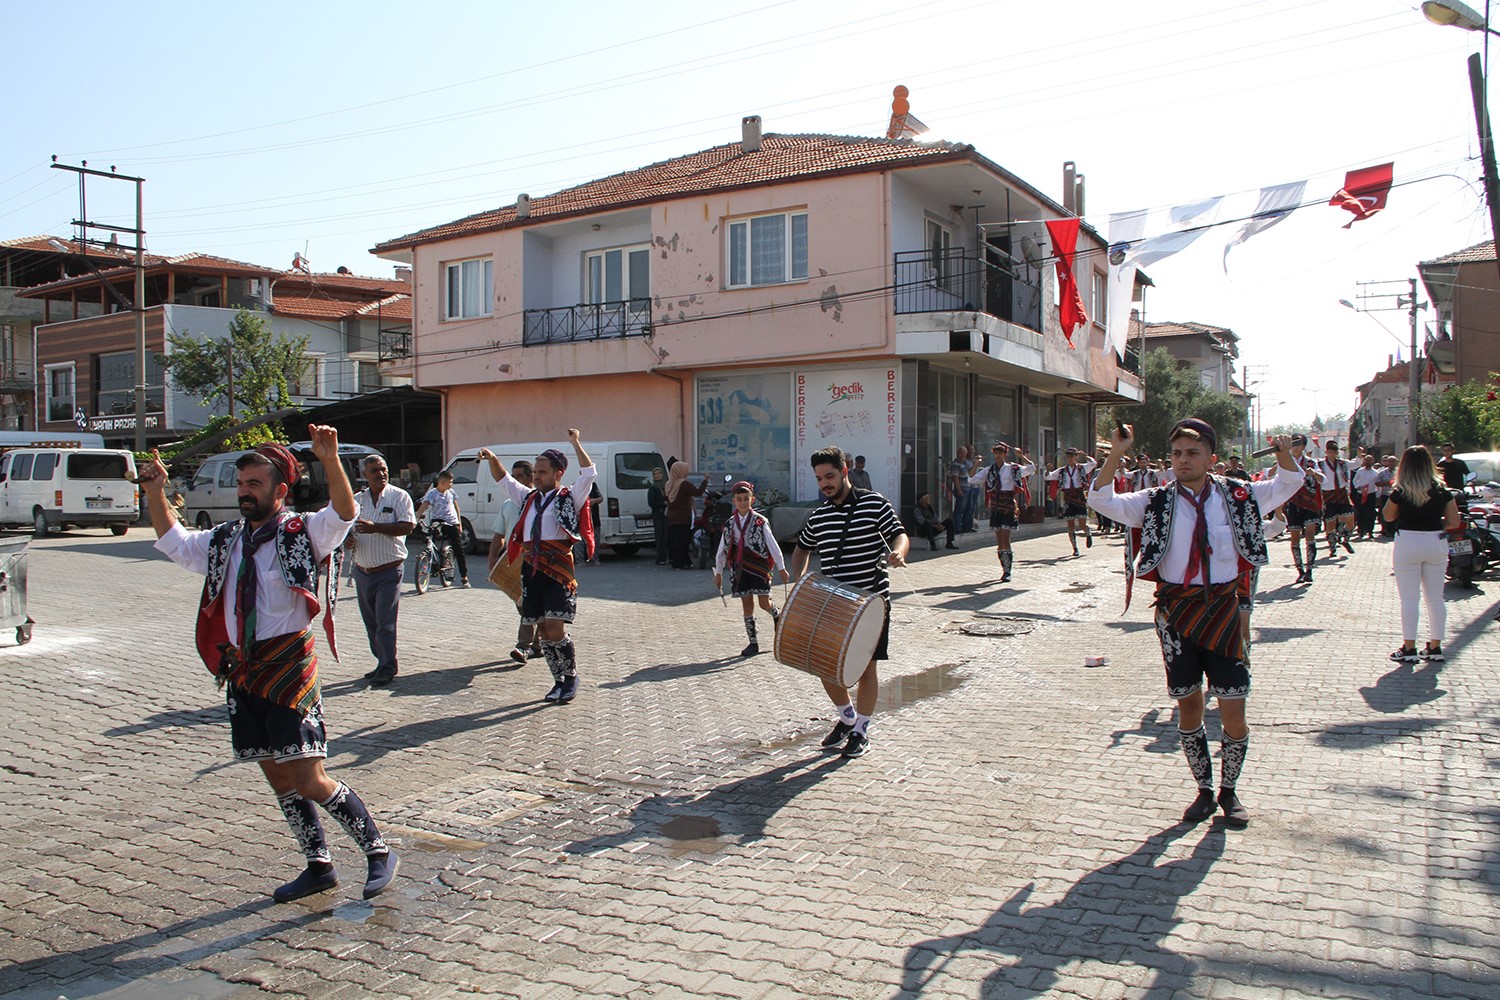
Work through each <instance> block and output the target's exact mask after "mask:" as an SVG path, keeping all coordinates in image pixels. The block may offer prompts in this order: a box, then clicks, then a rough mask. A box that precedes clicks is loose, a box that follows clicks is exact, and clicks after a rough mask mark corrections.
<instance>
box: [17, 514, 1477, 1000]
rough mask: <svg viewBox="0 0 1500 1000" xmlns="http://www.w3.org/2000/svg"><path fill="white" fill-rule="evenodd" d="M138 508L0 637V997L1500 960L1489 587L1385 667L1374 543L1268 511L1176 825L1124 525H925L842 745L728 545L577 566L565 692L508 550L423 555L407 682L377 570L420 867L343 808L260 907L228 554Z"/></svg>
mask: <svg viewBox="0 0 1500 1000" xmlns="http://www.w3.org/2000/svg"><path fill="white" fill-rule="evenodd" d="M151 535H152V533H151V532H150V531H149V529H142V528H136V529H133V530H132V531H131V532H130V533H129V534H128V535H127V536H125V537H123V538H111V537H109V536H108V535H107V534H104V533H102V532H71V533H68V534H64V535H59V536H55V537H52V538H49V539H46V540H42V541H36V542H33V543H32V545H31V549H30V552H31V556H30V569H31V577H30V608H31V613H32V615H33V617H35V618H36V619H37V625H36V627H35V638H34V640H33V641H32V642H31V643H30V644H29V645H25V646H16V645H14V637H13V636H11V635H10V634H8V633H7V634H4V635H0V663H3V665H4V667H5V669H4V672H3V675H0V683H3V690H4V694H3V707H0V722H3V727H4V731H5V738H4V742H3V745H0V772H3V774H0V814H3V823H4V828H5V830H6V836H5V838H4V843H3V846H0V863H3V868H0V903H3V907H0V966H3V968H0V996H5V997H17V998H28V1000H33V998H34V1000H43V998H46V1000H54V998H57V997H59V996H65V997H68V998H70V1000H77V998H82V997H93V998H108V1000H119V998H142V1000H144V998H153V1000H154V998H169V1000H170V998H189V997H200V998H210V1000H213V998H232V1000H242V998H249V997H271V996H291V997H300V996H307V997H316V998H324V997H337V998H356V997H367V996H376V997H420V998H437V997H462V996H471V995H476V994H478V995H495V996H516V997H548V998H554V997H555V998H565V997H599V996H639V997H654V996H707V997H746V998H759V997H797V996H817V997H858V998H895V997H917V996H921V997H931V998H939V997H968V998H973V997H1044V996H1045V997H1051V996H1078V997H1088V998H1113V997H1141V996H1150V997H1169V996H1178V995H1185V996H1197V997H1229V998H1233V997H1240V998H1246V1000H1250V998H1256V1000H1259V998H1267V997H1283V996H1285V997H1302V996H1318V997H1358V998H1377V997H1391V998H1396V997H1402V998H1406V997H1474V998H1493V997H1496V996H1500V950H1497V947H1496V937H1495V928H1496V927H1497V921H1500V796H1497V785H1500V739H1497V726H1500V670H1497V664H1500V633H1497V625H1496V622H1495V618H1496V612H1497V608H1500V601H1497V595H1500V584H1497V583H1496V582H1494V581H1493V580H1488V581H1485V582H1484V583H1483V589H1482V590H1481V591H1467V592H1465V591H1459V590H1455V589H1452V588H1450V589H1449V592H1448V598H1449V604H1448V608H1449V633H1448V638H1447V643H1446V646H1447V650H1448V659H1447V661H1446V663H1442V664H1435V665H1432V666H1428V665H1427V664H1425V663H1423V664H1419V665H1415V666H1411V667H1397V666H1396V665H1394V664H1392V663H1390V662H1389V661H1388V660H1387V659H1386V654H1387V653H1388V652H1389V651H1390V650H1391V649H1392V648H1394V647H1395V645H1397V643H1398V641H1399V630H1398V628H1397V624H1396V621H1395V609H1396V599H1395V586H1394V581H1393V579H1392V578H1391V576H1390V575H1389V561H1390V549H1389V545H1388V544H1387V543H1380V542H1370V543H1365V544H1363V545H1360V546H1357V547H1356V549H1355V554H1354V555H1352V556H1346V557H1338V558H1334V559H1331V560H1330V559H1327V558H1326V557H1323V558H1320V560H1319V563H1318V565H1317V579H1316V582H1315V583H1314V584H1313V586H1312V587H1311V588H1301V587H1298V588H1294V587H1293V586H1292V579H1293V576H1294V573H1293V571H1292V570H1291V569H1290V567H1289V566H1288V565H1286V563H1288V561H1289V555H1288V551H1287V546H1286V544H1285V542H1279V543H1273V548H1272V553H1273V565H1272V566H1271V567H1269V568H1268V569H1267V570H1266V571H1264V572H1263V573H1262V576H1261V596H1260V603H1259V606H1258V608H1257V611H1256V615H1255V618H1256V625H1255V630H1254V637H1255V642H1254V647H1253V665H1254V672H1255V688H1254V692H1253V694H1252V696H1251V700H1250V723H1251V731H1252V734H1253V735H1252V740H1251V747H1250V755H1249V759H1248V763H1247V765H1246V769H1245V774H1244V777H1243V779H1242V781H1241V785H1240V788H1241V792H1242V794H1243V798H1244V800H1245V802H1246V803H1247V805H1248V806H1249V808H1250V809H1251V812H1252V822H1251V825H1250V827H1249V829H1247V830H1243V831H1233V830H1229V829H1227V828H1226V827H1225V826H1224V825H1223V823H1222V821H1221V819H1216V820H1215V821H1213V822H1211V823H1204V824H1202V825H1201V826H1197V827H1186V826H1183V825H1180V824H1179V822H1178V820H1179V818H1180V816H1181V813H1182V810H1183V808H1184V806H1185V805H1186V804H1187V803H1188V802H1189V801H1190V800H1191V798H1192V793H1193V788H1192V786H1191V782H1190V780H1189V775H1188V771H1187V768H1186V766H1185V764H1184V763H1183V761H1182V757H1181V754H1180V753H1179V751H1178V748H1177V739H1176V734H1175V732H1174V730H1175V722H1174V717H1173V713H1172V706H1171V702H1170V701H1169V699H1168V698H1167V697H1166V694H1165V690H1164V686H1163V681H1162V666H1161V657H1160V650H1159V647H1158V645H1157V639H1156V635H1155V632H1154V629H1153V628H1152V627H1151V624H1150V617H1149V616H1150V612H1149V607H1148V606H1149V603H1150V593H1149V585H1147V586H1145V587H1142V588H1138V589H1137V592H1136V595H1135V602H1134V604H1133V606H1132V608H1131V610H1130V611H1129V612H1128V613H1126V614H1124V615H1123V617H1122V614H1121V609H1122V607H1123V603H1124V575H1123V570H1122V560H1121V549H1122V546H1121V543H1120V541H1119V540H1118V539H1113V538H1111V539H1103V540H1099V541H1097V542H1096V543H1095V545H1094V546H1093V548H1092V549H1088V550H1085V552H1084V554H1083V555H1082V556H1080V557H1078V558H1073V557H1072V556H1071V554H1067V555H1065V553H1069V549H1068V544H1067V540H1066V538H1065V536H1063V535H1061V534H1058V533H1056V532H1055V530H1054V531H1053V532H1052V533H1050V534H1044V535H1037V534H1036V533H1035V529H1028V530H1027V531H1024V532H1022V533H1020V535H1019V540H1018V542H1017V554H1018V559H1017V563H1016V573H1015V580H1014V582H1013V583H1011V584H1006V585H1003V586H1002V585H1000V584H998V583H997V582H996V581H997V579H998V566H997V565H996V560H995V556H994V550H993V546H992V542H991V540H990V538H989V536H988V535H987V534H979V535H969V536H965V537H964V538H963V539H962V551H958V552H936V553H929V552H928V551H926V546H925V544H921V543H919V544H918V545H917V546H915V548H916V549H919V550H920V551H914V554H913V565H912V567H911V568H910V569H909V570H907V571H905V572H901V571H897V572H896V573H895V574H894V575H893V579H892V592H893V594H894V595H895V596H896V601H895V605H894V610H893V631H892V660H891V662H890V663H888V664H884V665H882V677H883V680H884V690H883V695H882V706H881V710H880V712H879V714H878V715H877V716H876V719H875V723H874V724H873V726H872V728H871V738H872V750H871V753H870V754H869V755H868V756H866V757H864V758H862V759H858V760H852V761H844V760H842V759H840V758H839V757H837V756H830V755H827V754H825V753H823V752H821V751H820V749H819V745H818V743H819V739H820V737H821V736H822V735H823V734H824V732H826V730H827V728H828V727H829V726H830V725H831V719H832V715H831V712H830V710H829V709H830V707H829V705H828V704H827V699H826V697H825V696H824V695H823V693H822V691H821V689H820V688H819V686H818V684H817V683H816V681H814V680H813V679H812V678H811V677H809V676H807V675H804V674H801V673H799V672H797V671H794V670H791V669H790V668H787V667H784V666H782V665H780V664H778V663H776V662H775V661H774V659H773V658H772V656H771V655H770V653H769V648H770V642H769V631H770V626H769V619H768V618H766V617H765V616H764V615H762V617H761V628H762V643H763V648H764V649H766V650H767V652H765V653H763V654H762V655H760V656H759V657H756V658H754V659H750V660H742V659H740V658H739V656H738V652H739V650H740V648H741V647H742V646H743V645H744V642H745V636H744V631H743V628H742V624H741V621H742V620H741V617H740V614H739V609H738V607H737V606H732V607H726V606H724V604H723V603H721V601H720V600H719V599H718V598H717V597H716V596H715V595H714V592H713V589H712V583H711V575H710V574H709V573H708V572H703V571H693V572H675V573H674V572H672V571H671V570H670V569H668V568H667V567H660V566H655V565H653V561H652V559H651V556H650V553H649V552H647V553H646V554H644V555H639V556H636V557H635V558H632V559H614V558H612V557H610V556H609V555H606V556H605V558H604V561H603V565H601V566H586V567H582V570H581V581H582V582H581V592H580V593H581V597H580V602H579V603H580V613H579V621H578V624H577V625H576V627H575V628H574V630H573V634H574V637H575V639H576V641H577V645H578V656H579V664H580V670H581V672H582V674H583V677H584V684H583V690H582V692H581V693H580V696H579V698H578V700H577V701H576V702H574V703H573V704H571V705H567V706H554V705H549V704H547V703H544V702H543V701H541V695H542V694H543V693H544V692H545V691H546V690H547V688H548V686H549V684H550V678H549V677H548V675H547V672H546V669H545V668H544V666H543V665H542V663H541V661H534V662H532V663H530V664H527V665H526V666H524V667H516V665H515V664H513V663H512V662H511V661H509V660H508V659H507V658H506V651H507V650H508V649H509V648H510V646H511V644H512V643H511V640H512V639H513V638H514V635H515V622H516V616H515V612H514V610H513V608H512V606H511V605H510V604H509V603H508V602H507V601H506V600H505V599H504V598H503V596H502V595H501V594H500V593H499V592H498V591H497V590H495V589H494V588H492V587H491V586H490V585H489V584H488V583H483V584H477V585H476V587H475V589H473V590H467V591H464V590H447V591H444V590H436V591H433V592H429V593H428V594H426V595H421V596H418V595H416V594H415V592H414V591H413V590H412V589H411V586H410V583H409V582H408V584H407V588H406V590H405V591H404V593H403V597H402V604H401V621H400V628H401V631H400V650H401V657H400V658H401V674H400V676H399V678H398V680H397V682H396V683H395V685H393V686H392V687H390V688H387V689H371V688H370V687H369V686H368V684H367V683H366V682H365V681H364V680H362V679H361V678H362V677H363V675H364V673H365V672H366V671H368V670H370V669H371V668H372V666H373V660H372V658H371V656H370V654H369V651H368V648H367V645H366V643H365V638H364V632H363V629H362V627H361V626H360V623H359V615H358V609H357V607H356V606H355V604H354V601H353V600H352V593H350V594H348V595H347V596H348V598H349V599H347V600H346V601H345V602H344V603H342V604H341V606H340V610H339V616H338V622H339V625H338V630H339V639H340V648H341V650H342V652H343V662H342V663H337V662H335V661H334V660H333V659H332V658H331V657H330V656H328V655H327V654H326V650H322V649H321V647H320V652H322V653H323V656H322V657H321V664H322V677H323V683H324V699H325V709H326V714H327V718H328V727H329V735H330V738H331V749H330V757H329V768H330V771H331V772H332V773H333V775H334V777H336V778H344V779H346V780H348V781H349V782H350V784H351V785H353V786H354V787H355V788H356V789H358V790H359V791H360V793H361V794H362V795H363V796H364V798H365V799H366V801H367V802H368V803H369V805H370V807H371V809H372V811H373V812H374V813H375V815H376V817H377V818H378V819H379V820H380V821H381V823H382V824H383V826H384V828H385V832H386V834H387V838H388V839H390V840H392V842H393V843H394V844H395V845H396V846H397V847H398V850H400V852H401V854H402V861H403V867H402V871H401V875H400V877H399V879H398V882H397V886H396V888H395V889H394V890H393V891H392V892H389V893H387V894H386V895H384V896H382V897H380V898H379V899H378V900H376V901H375V903H374V905H371V904H370V903H366V902H363V901H361V900H360V898H359V897H360V892H359V887H360V884H361V883H362V880H363V865H362V859H361V858H360V857H359V856H358V855H357V854H356V853H355V852H354V850H353V848H352V846H351V844H350V842H349V841H348V839H347V838H345V837H344V836H343V835H342V834H341V833H340V832H339V831H338V830H337V828H336V827H332V826H331V825H330V826H331V828H330V831H329V840H330V843H331V844H332V845H333V848H334V860H335V862H336V863H338V864H339V865H340V870H341V872H342V874H343V878H344V881H343V883H342V884H341V885H340V886H339V887H338V888H336V889H334V890H333V891H331V892H328V893H324V894H322V895H319V896H313V897H310V898H308V899H305V900H302V901H300V902H297V903H292V904H285V905H276V904H274V903H273V902H272V901H271V899H270V896H269V893H270V890H271V889H272V888H273V887H274V886H276V885H278V884H280V883H281V882H282V881H285V880H286V879H288V878H290V877H291V876H292V875H293V874H295V872H296V871H297V870H299V869H300V867H301V864H302V860H301V857H300V855H299V854H298V853H297V852H296V850H295V843H294V841H293V840H292V838H291V837H290V835H289V833H288V831H287V829H286V825H285V822H284V821H283V820H282V817H281V815H280V812H279V811H278V809H277V808H276V803H275V800H274V798H273V797H272V795H271V794H270V792H269V789H268V788H267V787H266V786H265V783H264V781H263V779H262V778H261V775H260V773H259V769H258V768H255V767H253V766H248V765H246V766H242V765H236V764H233V763H231V762H230V760H229V756H228V751H229V736H228V726H227V723H226V721H225V716H224V707H223V704H222V699H221V696H220V695H219V694H218V693H217V692H216V690H215V687H214V684H213V681H212V679H211V678H210V677H209V676H208V675H207V673H206V672H205V671H204V669H203V667H202V665H201V663H200V662H199V660H198V659H197V656H196V654H195V653H194V650H193V641H192V620H193V614H194V610H195V608H196V604H197V597H198V591H199V588H200V586H201V581H200V580H199V579H197V578H195V577H193V576H191V575H189V574H187V573H185V572H183V571H181V570H179V569H177V568H176V567H174V566H172V565H171V564H170V563H168V562H167V561H166V560H165V559H164V558H162V557H160V556H159V555H157V554H155V553H154V552H153V551H152V549H151V544H150V538H151ZM482 575H483V574H482V572H477V571H476V572H475V579H476V580H477V579H479V578H480V577H481V576H482ZM780 599H781V598H780V596H778V598H777V600H778V602H779V601H780ZM1424 628H1425V623H1424ZM1423 635H1424V637H1425V633H1423ZM319 638H320V643H321V636H320V637H319ZM1095 655H1106V656H1108V657H1109V662H1108V663H1107V664H1106V665H1105V666H1102V667H1098V668H1089V667H1086V666H1084V660H1085V657H1087V656H1095ZM1209 730H1210V737H1211V740H1212V742H1213V745H1214V747H1215V752H1216V753H1217V743H1218V731H1217V716H1216V715H1215V714H1214V713H1213V712H1210V716H1209Z"/></svg>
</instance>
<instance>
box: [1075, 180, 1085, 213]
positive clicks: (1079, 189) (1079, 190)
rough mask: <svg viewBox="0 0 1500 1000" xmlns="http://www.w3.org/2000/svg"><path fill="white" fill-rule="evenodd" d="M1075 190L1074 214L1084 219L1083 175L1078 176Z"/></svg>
mask: <svg viewBox="0 0 1500 1000" xmlns="http://www.w3.org/2000/svg"><path fill="white" fill-rule="evenodd" d="M1075 184H1076V186H1075V187H1074V188H1073V214H1074V215H1076V216H1078V217H1079V218H1080V219H1081V218H1083V175H1082V174H1078V175H1077V179H1076V181H1075Z"/></svg>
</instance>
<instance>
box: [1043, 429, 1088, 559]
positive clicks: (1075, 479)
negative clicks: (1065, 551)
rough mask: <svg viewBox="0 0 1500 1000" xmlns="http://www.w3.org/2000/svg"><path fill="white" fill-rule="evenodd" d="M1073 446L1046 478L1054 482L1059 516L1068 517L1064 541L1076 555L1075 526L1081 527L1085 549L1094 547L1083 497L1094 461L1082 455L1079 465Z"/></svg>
mask: <svg viewBox="0 0 1500 1000" xmlns="http://www.w3.org/2000/svg"><path fill="white" fill-rule="evenodd" d="M1080 454H1081V453H1080V452H1079V450H1078V449H1077V448H1069V449H1068V451H1067V455H1068V460H1067V462H1066V464H1064V465H1061V466H1059V467H1058V468H1056V469H1054V470H1052V471H1051V472H1049V473H1047V478H1048V479H1051V480H1055V481H1056V482H1057V493H1058V499H1059V500H1061V501H1062V507H1063V513H1062V516H1063V517H1065V518H1067V519H1068V544H1069V545H1071V546H1073V554H1074V555H1075V556H1076V555H1077V554H1078V535H1077V531H1078V529H1079V528H1082V529H1083V542H1084V546H1085V547H1086V548H1093V547H1094V536H1093V534H1092V533H1091V532H1090V531H1089V505H1088V500H1087V495H1088V486H1089V473H1091V472H1093V471H1094V467H1095V462H1094V460H1093V459H1092V458H1085V459H1084V460H1083V463H1082V464H1079V461H1078V459H1079V455H1080Z"/></svg>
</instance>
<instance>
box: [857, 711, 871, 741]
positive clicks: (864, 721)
mask: <svg viewBox="0 0 1500 1000" xmlns="http://www.w3.org/2000/svg"><path fill="white" fill-rule="evenodd" d="M854 731H855V732H856V733H859V735H861V736H868V735H869V734H870V732H869V731H870V717H869V716H868V715H860V714H858V713H855V716H854Z"/></svg>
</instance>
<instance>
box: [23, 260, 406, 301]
mask: <svg viewBox="0 0 1500 1000" xmlns="http://www.w3.org/2000/svg"><path fill="white" fill-rule="evenodd" d="M145 263H146V271H147V273H148V274H150V273H163V272H167V271H175V272H177V273H179V274H180V273H184V272H187V273H198V274H215V275H225V276H228V277H231V278H265V279H268V280H273V281H275V282H277V290H278V292H279V291H281V290H282V289H287V290H292V289H296V288H298V287H300V288H304V289H307V290H309V291H313V290H316V289H323V290H328V291H336V292H338V293H339V294H343V295H346V296H349V297H351V298H354V299H357V300H358V301H359V302H361V303H363V302H367V301H369V299H370V297H371V296H372V295H380V294H386V295H391V294H396V293H400V292H406V291H409V290H410V288H411V284H410V282H407V281H403V280H401V279H399V278H366V277H362V276H360V275H357V274H308V273H306V272H304V271H282V270H279V269H277V268H274V267H265V266H262V265H260V264H248V263H246V262H245V261H242V260H231V259H230V258H228V257H218V256H215V255H214V254H207V253H184V254H178V255H177V256H175V257H162V256H160V255H157V254H149V253H148V254H146V257H145ZM99 273H100V274H101V275H103V276H104V277H105V278H106V279H108V280H110V281H121V280H124V279H126V278H130V277H132V276H133V275H134V274H135V267H134V265H133V263H132V264H131V265H130V266H125V267H111V268H107V269H105V270H102V271H100V272H99ZM98 284H99V278H98V277H97V276H95V275H93V274H80V275H77V276H75V277H71V278H62V279H59V280H57V281H49V282H47V283H46V284H44V285H34V286H32V287H31V288H28V289H26V290H25V291H24V292H22V293H21V294H22V295H23V296H24V297H28V298H44V297H46V296H47V295H48V294H50V293H53V292H58V291H66V290H68V289H71V288H88V287H97V286H98ZM277 297H278V298H279V297H280V296H279V295H278V296H277ZM340 315H347V313H341V314H340Z"/></svg>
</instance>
